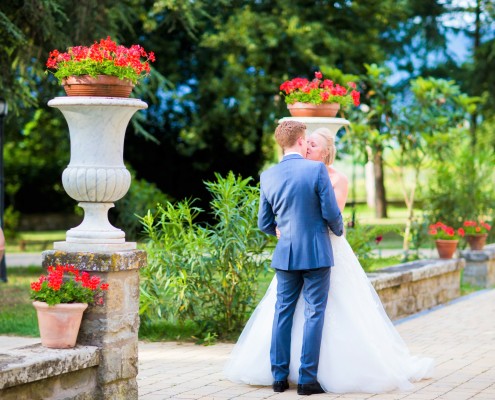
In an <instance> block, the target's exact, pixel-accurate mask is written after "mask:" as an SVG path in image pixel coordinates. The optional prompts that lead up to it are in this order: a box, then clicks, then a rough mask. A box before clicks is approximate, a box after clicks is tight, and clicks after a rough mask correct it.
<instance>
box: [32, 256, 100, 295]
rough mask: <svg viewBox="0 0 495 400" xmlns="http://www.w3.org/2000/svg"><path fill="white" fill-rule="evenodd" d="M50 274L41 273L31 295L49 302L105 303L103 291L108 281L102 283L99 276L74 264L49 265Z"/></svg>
mask: <svg viewBox="0 0 495 400" xmlns="http://www.w3.org/2000/svg"><path fill="white" fill-rule="evenodd" d="M47 270H48V275H41V276H40V277H39V279H38V281H36V282H32V283H31V289H32V291H33V293H32V294H31V297H32V298H33V299H35V300H38V301H46V302H47V303H48V304H58V303H92V302H94V301H96V302H97V303H98V304H103V297H102V292H103V291H106V290H108V286H109V285H108V283H101V279H100V278H99V277H98V276H94V275H93V276H91V275H90V274H89V273H88V272H85V271H80V270H78V269H76V268H75V267H74V266H73V265H57V266H55V267H54V266H49V267H48V269H47Z"/></svg>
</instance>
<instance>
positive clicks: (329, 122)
mask: <svg viewBox="0 0 495 400" xmlns="http://www.w3.org/2000/svg"><path fill="white" fill-rule="evenodd" d="M284 121H298V122H302V123H303V124H304V125H306V136H309V135H311V134H312V133H313V132H314V131H315V130H316V129H318V128H327V129H329V130H330V132H331V134H332V137H333V138H334V139H335V136H336V135H337V132H338V131H339V129H340V128H342V127H343V126H348V125H349V121H348V120H346V119H344V118H332V117H285V118H281V119H280V120H279V121H278V123H279V124H281V123H282V122H284Z"/></svg>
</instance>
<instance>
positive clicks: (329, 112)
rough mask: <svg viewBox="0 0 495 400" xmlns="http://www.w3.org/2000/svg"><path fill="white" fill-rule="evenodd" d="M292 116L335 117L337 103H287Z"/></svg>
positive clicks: (337, 108)
mask: <svg viewBox="0 0 495 400" xmlns="http://www.w3.org/2000/svg"><path fill="white" fill-rule="evenodd" d="M287 108H288V109H289V112H290V115H292V116H293V117H335V116H336V115H337V112H338V111H339V109H340V104H339V103H322V104H310V103H294V104H287Z"/></svg>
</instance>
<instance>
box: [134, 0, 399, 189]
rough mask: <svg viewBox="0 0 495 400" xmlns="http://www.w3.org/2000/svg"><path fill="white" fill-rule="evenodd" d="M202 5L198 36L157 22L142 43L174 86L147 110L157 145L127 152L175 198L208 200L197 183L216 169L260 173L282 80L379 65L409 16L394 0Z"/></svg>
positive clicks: (141, 144)
mask: <svg viewBox="0 0 495 400" xmlns="http://www.w3.org/2000/svg"><path fill="white" fill-rule="evenodd" d="M203 4H204V12H205V15H208V16H209V17H203V16H201V15H199V16H198V18H197V19H196V25H195V31H194V33H195V37H191V35H188V34H187V32H179V33H177V34H176V35H174V36H171V35H169V34H168V33H167V31H166V30H165V29H162V28H161V27H158V28H157V31H156V33H155V35H153V36H150V37H149V39H148V42H147V43H146V47H147V48H153V49H160V50H159V51H157V63H156V64H155V66H156V68H157V69H159V70H160V71H161V72H162V73H163V74H164V75H165V76H167V78H168V79H169V80H170V81H172V82H174V83H175V85H176V86H175V90H169V91H164V92H163V93H162V94H161V99H162V103H161V104H160V105H156V106H153V107H152V108H151V110H150V112H149V114H148V115H149V119H148V124H147V125H146V128H147V130H149V131H150V132H153V133H154V135H155V136H156V137H157V138H158V140H159V141H160V143H161V144H160V146H158V147H157V146H155V145H153V144H152V143H149V142H145V141H144V140H143V139H142V138H137V137H135V138H131V139H130V142H129V144H130V146H129V147H128V149H129V150H128V154H127V155H126V157H127V159H129V160H130V162H131V163H132V164H133V165H135V166H136V169H137V171H138V174H140V175H141V176H142V177H144V178H145V179H146V180H149V181H153V182H157V184H158V185H159V187H160V188H161V189H162V190H164V191H167V192H170V191H171V190H173V193H171V194H172V195H173V197H175V198H182V197H185V196H188V195H190V193H191V192H194V193H196V195H198V196H199V197H206V195H207V193H205V192H204V188H203V185H202V180H204V179H211V178H212V175H213V171H216V172H219V173H222V174H224V173H226V172H228V171H229V170H234V171H235V172H237V173H240V174H241V175H243V176H256V175H257V174H258V172H259V170H260V169H261V168H262V167H263V165H264V164H265V163H266V162H267V161H269V162H271V161H274V160H275V154H274V151H273V149H274V146H273V142H272V139H271V137H272V134H273V130H274V128H275V124H276V119H277V118H280V117H283V116H285V115H288V112H287V111H286V107H285V105H284V104H283V102H282V101H281V98H280V97H279V95H278V87H279V85H280V84H281V83H282V82H283V81H284V80H286V79H290V78H292V77H294V76H301V75H306V76H312V74H313V72H314V71H315V70H321V71H322V72H323V73H324V74H325V76H330V75H329V71H331V69H332V68H335V67H336V68H338V69H340V70H342V71H344V72H346V73H350V74H360V73H362V72H364V66H363V65H362V60H364V59H366V60H369V61H370V62H375V61H376V62H381V61H382V60H384V59H385V58H386V51H387V50H389V49H392V48H393V47H394V46H398V43H397V41H396V39H395V36H394V35H388V34H386V32H390V30H392V29H394V28H395V27H397V26H398V25H399V23H400V21H401V20H403V19H404V18H406V13H405V11H404V5H403V4H402V3H397V2H395V1H384V2H379V3H373V4H370V3H369V2H353V3H352V4H351V3H345V2H341V3H340V2H339V3H332V4H329V3H327V2H317V3H315V4H314V7H307V3H306V2H304V1H288V0H271V1H265V2H255V1H240V0H237V1H230V2H228V3H227V4H225V5H224V7H222V8H220V7H217V5H216V2H205V3H203ZM316 9H317V10H318V12H315V10H316ZM370 15H371V16H372V17H371V18H370V17H369V16H370ZM365 16H366V17H365ZM356 21H360V25H359V27H358V26H357V25H356V23H355V22H356ZM371 32H380V34H378V35H375V34H371ZM160 60H161V61H160ZM170 60H178V61H177V62H170ZM132 149H139V151H135V150H132ZM164 154H166V156H165V157H164ZM152 160H154V161H152ZM137 165H139V166H140V167H137ZM158 165H159V166H160V167H159V168H157V166H158ZM163 171H167V173H163Z"/></svg>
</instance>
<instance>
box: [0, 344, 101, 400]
mask: <svg viewBox="0 0 495 400" xmlns="http://www.w3.org/2000/svg"><path fill="white" fill-rule="evenodd" d="M99 362H100V353H99V350H98V348H97V347H94V346H79V345H78V346H76V347H75V348H73V349H68V350H57V349H48V348H46V347H42V346H41V344H35V345H32V346H25V347H20V348H17V349H12V350H9V351H6V352H3V353H1V354H0V399H2V400H23V399H26V400H27V399H29V400H55V399H75V400H94V399H97V398H98V364H99Z"/></svg>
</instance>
